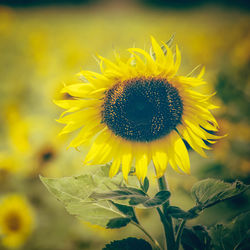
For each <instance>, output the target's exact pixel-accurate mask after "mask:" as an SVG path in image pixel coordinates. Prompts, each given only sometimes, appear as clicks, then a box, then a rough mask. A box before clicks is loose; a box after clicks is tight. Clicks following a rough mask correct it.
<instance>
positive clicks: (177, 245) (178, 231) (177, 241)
mask: <svg viewBox="0 0 250 250" xmlns="http://www.w3.org/2000/svg"><path fill="white" fill-rule="evenodd" d="M185 224H186V220H183V221H182V222H181V224H180V225H179V227H178V230H177V233H176V241H175V250H178V249H179V245H180V241H181V235H182V232H183V229H184V226H185Z"/></svg>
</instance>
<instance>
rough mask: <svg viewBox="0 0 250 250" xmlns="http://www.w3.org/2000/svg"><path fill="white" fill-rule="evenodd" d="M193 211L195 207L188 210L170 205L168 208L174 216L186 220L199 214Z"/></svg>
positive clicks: (168, 211) (169, 212)
mask: <svg viewBox="0 0 250 250" xmlns="http://www.w3.org/2000/svg"><path fill="white" fill-rule="evenodd" d="M192 211H193V209H190V210H189V211H187V212H186V211H184V210H182V209H181V208H179V207H176V206H169V207H168V209H167V213H168V214H169V215H170V216H172V217H173V218H175V219H184V220H190V219H193V218H195V217H197V216H198V215H197V214H196V213H195V212H192Z"/></svg>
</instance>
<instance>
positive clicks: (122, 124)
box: [55, 37, 219, 181]
mask: <svg viewBox="0 0 250 250" xmlns="http://www.w3.org/2000/svg"><path fill="white" fill-rule="evenodd" d="M151 42H152V47H153V51H154V52H153V53H151V54H149V53H148V52H146V51H145V50H142V49H139V48H130V49H128V51H129V52H130V54H131V56H130V57H129V58H121V57H120V55H119V54H115V57H116V62H112V61H109V60H108V59H106V58H103V57H101V56H99V58H100V67H101V71H102V74H98V73H95V72H91V71H81V72H80V74H79V75H80V77H82V78H83V79H86V81H85V82H82V83H78V84H72V85H69V86H65V87H64V89H63V90H62V92H63V93H64V92H65V93H68V94H69V95H71V96H72V97H74V99H73V100H59V101H55V103H56V104H57V105H58V106H61V107H62V108H65V109H67V110H66V111H65V112H64V113H63V114H62V116H61V118H60V119H59V120H58V121H59V122H61V123H64V124H66V126H65V128H64V129H63V130H62V132H61V134H64V133H70V132H72V131H74V130H76V129H78V128H81V131H80V132H79V134H78V135H77V136H76V137H75V139H73V141H72V142H71V143H70V146H72V147H78V146H80V145H82V144H85V145H86V144H87V145H88V144H91V143H93V145H91V148H90V151H89V152H88V154H87V156H86V158H85V164H92V165H96V164H105V163H107V162H110V161H111V160H113V162H112V165H111V167H110V176H111V177H113V176H114V175H116V173H117V172H118V171H119V168H120V165H122V172H123V176H124V178H125V179H127V176H128V174H129V172H130V169H131V165H132V163H133V161H135V173H136V175H137V177H138V179H140V180H142V181H143V180H144V178H145V177H146V175H147V168H148V165H149V163H150V161H151V159H152V160H153V163H154V166H155V169H156V172H157V176H158V177H160V176H162V175H163V174H164V172H165V170H166V167H167V164H168V163H170V165H171V166H172V168H173V169H175V170H176V171H179V169H181V170H182V171H183V172H185V173H190V163H189V156H188V152H187V149H186V146H185V144H184V142H183V140H182V139H185V140H186V141H187V142H188V143H189V145H190V146H191V147H192V148H193V149H194V150H195V151H197V152H198V153H199V154H201V155H203V156H205V153H204V151H203V148H205V149H209V147H208V146H207V145H206V144H205V143H204V140H207V141H209V142H210V143H213V142H214V139H217V138H219V137H218V136H215V135H213V134H211V133H208V132H207V131H208V130H209V131H217V128H218V124H217V122H216V120H215V118H214V117H213V115H212V114H211V113H210V111H209V110H212V109H214V108H216V106H215V105H213V104H211V103H210V101H209V99H210V97H211V96H212V95H204V94H201V93H198V92H196V91H194V90H193V89H194V88H195V87H197V86H200V85H203V84H206V82H205V81H204V80H203V78H202V76H203V74H204V68H203V69H202V71H201V72H200V74H199V75H198V76H197V77H191V76H186V77H185V76H176V73H177V71H178V69H179V66H180V62H181V54H180V51H179V49H178V46H176V50H175V57H176V58H175V60H174V56H173V53H172V51H171V49H170V48H169V47H168V45H166V43H164V42H162V47H161V46H160V45H159V44H158V43H157V42H156V40H155V39H154V38H153V37H151ZM138 54H139V55H140V56H139V55H138ZM105 66H106V67H105ZM67 113H72V114H68V115H65V114H67ZM96 135H97V137H96ZM178 167H179V168H178Z"/></svg>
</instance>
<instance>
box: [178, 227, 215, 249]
mask: <svg viewBox="0 0 250 250" xmlns="http://www.w3.org/2000/svg"><path fill="white" fill-rule="evenodd" d="M181 244H182V246H183V249H184V250H209V249H211V238H210V236H209V234H208V232H207V230H206V228H205V227H203V226H199V225H198V226H194V227H192V228H184V229H183V233H182V237H181Z"/></svg>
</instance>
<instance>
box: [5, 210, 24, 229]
mask: <svg viewBox="0 0 250 250" xmlns="http://www.w3.org/2000/svg"><path fill="white" fill-rule="evenodd" d="M5 220H6V224H7V227H8V229H9V230H11V231H13V232H14V231H18V230H19V229H20V227H21V219H20V217H19V215H18V214H16V213H15V212H12V213H10V214H8V215H7V217H6V218H5Z"/></svg>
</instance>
